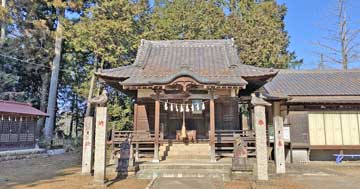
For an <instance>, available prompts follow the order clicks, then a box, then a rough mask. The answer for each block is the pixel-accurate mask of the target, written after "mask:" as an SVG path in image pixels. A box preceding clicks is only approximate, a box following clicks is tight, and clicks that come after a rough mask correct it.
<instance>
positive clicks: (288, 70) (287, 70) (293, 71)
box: [278, 68, 360, 73]
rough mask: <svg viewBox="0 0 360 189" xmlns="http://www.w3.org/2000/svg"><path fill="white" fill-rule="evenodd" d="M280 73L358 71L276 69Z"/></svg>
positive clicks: (355, 70)
mask: <svg viewBox="0 0 360 189" xmlns="http://www.w3.org/2000/svg"><path fill="white" fill-rule="evenodd" d="M278 70H279V71H280V72H281V73H348V72H360V69H357V68H356V69H348V70H340V69H331V70H330V69H329V70H290V69H278Z"/></svg>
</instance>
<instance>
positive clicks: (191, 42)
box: [141, 39, 233, 46]
mask: <svg viewBox="0 0 360 189" xmlns="http://www.w3.org/2000/svg"><path fill="white" fill-rule="evenodd" d="M145 43H150V44H153V45H164V46H166V45H171V46H176V45H184V44H186V46H192V45H206V44H207V45H209V46H214V45H224V44H233V41H232V40H231V39H201V40H187V39H185V40H145V39H143V40H142V42H141V44H145Z"/></svg>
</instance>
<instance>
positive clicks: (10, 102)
mask: <svg viewBox="0 0 360 189" xmlns="http://www.w3.org/2000/svg"><path fill="white" fill-rule="evenodd" d="M0 103H7V104H19V105H26V106H30V107H32V104H31V103H29V102H17V101H14V100H0Z"/></svg>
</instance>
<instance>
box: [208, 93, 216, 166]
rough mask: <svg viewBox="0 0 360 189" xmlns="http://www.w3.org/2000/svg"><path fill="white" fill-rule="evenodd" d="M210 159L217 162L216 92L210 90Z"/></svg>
mask: <svg viewBox="0 0 360 189" xmlns="http://www.w3.org/2000/svg"><path fill="white" fill-rule="evenodd" d="M210 95H211V99H210V136H209V137H210V161H211V162H216V156H215V103H214V92H213V91H210Z"/></svg>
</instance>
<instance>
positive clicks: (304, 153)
mask: <svg viewBox="0 0 360 189" xmlns="http://www.w3.org/2000/svg"><path fill="white" fill-rule="evenodd" d="M292 155H293V162H294V163H296V162H307V161H309V154H308V150H307V149H293V151H292Z"/></svg>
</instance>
